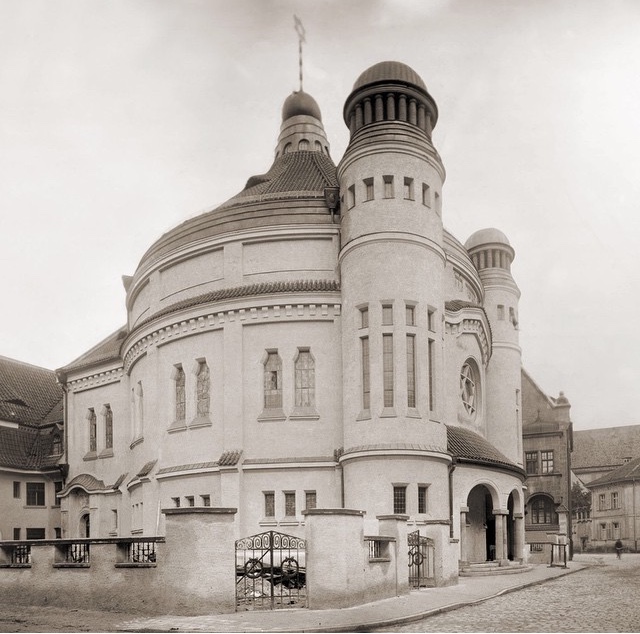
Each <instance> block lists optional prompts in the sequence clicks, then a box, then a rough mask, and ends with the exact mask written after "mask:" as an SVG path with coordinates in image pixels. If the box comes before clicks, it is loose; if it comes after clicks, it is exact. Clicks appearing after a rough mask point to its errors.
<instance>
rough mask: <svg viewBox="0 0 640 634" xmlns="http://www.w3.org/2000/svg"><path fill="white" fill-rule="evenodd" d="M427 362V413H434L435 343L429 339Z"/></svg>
mask: <svg viewBox="0 0 640 634" xmlns="http://www.w3.org/2000/svg"><path fill="white" fill-rule="evenodd" d="M428 346H429V347H428V351H427V352H428V356H429V358H428V362H429V370H428V372H429V376H428V388H429V411H430V412H434V411H435V409H436V390H435V385H436V384H435V375H436V342H435V341H434V340H433V339H429V344H428Z"/></svg>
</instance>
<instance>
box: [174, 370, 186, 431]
mask: <svg viewBox="0 0 640 634" xmlns="http://www.w3.org/2000/svg"><path fill="white" fill-rule="evenodd" d="M175 368H176V369H175V378H174V381H175V400H176V411H175V416H176V421H183V420H185V418H186V416H187V394H186V390H185V385H186V376H185V373H184V369H183V368H182V366H181V365H176V366H175Z"/></svg>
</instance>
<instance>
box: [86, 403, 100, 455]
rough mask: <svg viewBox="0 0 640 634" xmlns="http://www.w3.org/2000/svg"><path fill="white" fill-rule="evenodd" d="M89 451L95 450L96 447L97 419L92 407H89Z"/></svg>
mask: <svg viewBox="0 0 640 634" xmlns="http://www.w3.org/2000/svg"><path fill="white" fill-rule="evenodd" d="M88 418H89V451H96V450H97V447H98V441H97V427H98V425H97V419H96V412H95V410H94V409H93V407H90V408H89V416H88Z"/></svg>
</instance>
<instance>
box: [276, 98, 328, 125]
mask: <svg viewBox="0 0 640 634" xmlns="http://www.w3.org/2000/svg"><path fill="white" fill-rule="evenodd" d="M297 115H307V116H310V117H315V118H316V119H318V120H319V121H322V115H321V114H320V107H319V106H318V104H317V103H316V100H315V99H314V98H313V97H312V96H311V95H310V94H308V93H306V92H304V91H302V90H300V91H298V92H293V93H291V94H290V95H289V96H288V97H287V98H286V99H285V102H284V104H283V105H282V120H283V121H286V120H287V119H289V118H291V117H295V116H297Z"/></svg>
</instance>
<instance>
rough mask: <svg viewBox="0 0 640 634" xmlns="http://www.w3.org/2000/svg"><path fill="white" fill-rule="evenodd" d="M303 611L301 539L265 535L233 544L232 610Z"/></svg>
mask: <svg viewBox="0 0 640 634" xmlns="http://www.w3.org/2000/svg"><path fill="white" fill-rule="evenodd" d="M305 607H307V574H306V568H305V541H304V539H300V538H299V537H294V536H293V535H285V534H283V533H277V532H275V531H267V532H265V533H260V534H259V535H252V536H251V537H245V538H244V539H239V540H238V541H237V542H236V610H276V609H279V608H305Z"/></svg>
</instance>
